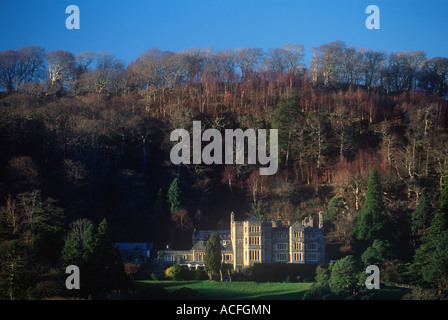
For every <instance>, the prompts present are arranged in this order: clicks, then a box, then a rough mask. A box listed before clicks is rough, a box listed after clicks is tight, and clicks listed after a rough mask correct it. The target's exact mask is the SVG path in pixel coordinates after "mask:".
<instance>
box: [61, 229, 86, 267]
mask: <svg viewBox="0 0 448 320" xmlns="http://www.w3.org/2000/svg"><path fill="white" fill-rule="evenodd" d="M84 261H85V260H84V247H83V243H82V240H81V239H80V238H79V237H78V236H77V235H76V234H75V233H74V232H70V233H69V234H68V235H67V238H66V239H65V243H64V248H63V249H62V251H61V268H62V269H63V270H65V268H66V267H67V266H69V265H75V266H78V267H79V268H81V269H82V265H83V264H84Z"/></svg>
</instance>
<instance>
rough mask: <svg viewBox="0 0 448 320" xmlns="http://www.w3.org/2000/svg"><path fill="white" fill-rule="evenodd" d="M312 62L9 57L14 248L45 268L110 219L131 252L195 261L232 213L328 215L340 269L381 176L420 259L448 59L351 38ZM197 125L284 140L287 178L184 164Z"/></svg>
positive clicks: (0, 173)
mask: <svg viewBox="0 0 448 320" xmlns="http://www.w3.org/2000/svg"><path fill="white" fill-rule="evenodd" d="M310 60H311V63H310V64H309V65H306V64H305V63H304V48H303V46H302V45H300V44H286V45H284V46H281V47H279V48H275V49H270V50H266V51H264V50H262V49H260V48H240V49H228V50H222V51H213V50H211V49H188V50H185V51H182V52H178V53H175V52H167V51H163V50H161V49H158V48H152V49H149V50H148V51H146V52H144V53H143V54H141V55H140V57H138V58H137V59H136V60H135V61H133V62H131V63H130V64H129V65H127V66H125V65H124V63H123V62H121V61H120V59H118V58H117V57H115V56H114V55H113V54H112V53H96V54H94V53H92V52H82V53H79V54H73V53H71V52H67V51H63V50H58V51H50V52H46V51H45V49H44V48H42V47H38V46H33V47H23V48H21V49H17V50H6V51H3V52H0V87H1V89H2V90H3V91H1V92H0V94H1V98H0V150H1V152H0V177H1V178H0V207H1V215H0V220H1V221H0V241H2V242H4V243H6V242H7V241H9V240H11V239H16V240H20V241H21V242H22V243H23V244H24V245H25V246H28V250H32V251H33V252H35V254H36V255H37V256H38V257H39V262H40V264H41V265H42V268H44V269H45V268H48V267H49V266H55V265H57V264H58V263H59V261H60V255H61V250H62V249H63V248H64V243H65V240H66V234H67V233H68V232H69V231H70V230H71V231H73V228H74V226H78V227H79V226H80V225H82V221H84V222H85V221H90V222H92V223H93V224H95V225H98V224H99V223H100V222H101V221H103V219H107V222H108V225H109V227H110V230H111V235H113V238H114V239H115V240H116V241H117V242H146V241H147V242H154V243H155V244H156V246H157V247H159V248H164V247H165V246H166V244H171V245H172V246H173V247H178V248H188V247H189V246H190V244H191V232H192V231H193V229H194V228H196V229H226V228H228V227H229V214H230V212H231V211H234V212H235V213H236V214H237V215H240V216H241V217H242V216H243V215H245V214H253V215H256V216H258V217H260V218H262V219H265V220H271V219H276V218H277V217H279V216H280V217H281V218H282V219H283V220H284V221H291V222H293V221H295V220H299V221H300V220H302V219H303V218H304V217H307V216H309V215H314V214H317V212H319V211H320V210H325V212H326V215H325V217H326V222H325V230H326V239H327V243H328V244H329V250H330V258H339V257H341V256H343V255H345V254H347V253H348V252H351V250H354V249H356V248H352V245H353V238H352V237H353V234H357V233H359V234H360V233H362V231H360V229H361V230H362V228H360V227H359V226H357V225H356V222H357V220H358V217H359V216H360V212H361V210H362V208H363V207H364V205H365V204H366V203H368V202H369V201H367V200H366V199H368V194H369V193H368V192H367V185H368V180H369V175H370V174H371V172H372V169H375V170H376V172H377V177H376V178H375V179H376V180H375V181H378V182H377V183H378V188H379V189H378V190H380V191H378V192H379V193H378V192H376V193H375V192H373V191H372V194H375V197H380V198H381V201H382V202H383V203H382V205H383V206H384V208H383V209H382V210H383V211H384V214H385V215H386V216H387V220H388V224H387V225H388V229H387V230H388V239H389V241H390V242H391V243H392V244H393V246H394V248H395V254H394V258H397V259H400V260H401V261H404V262H412V261H413V259H414V252H415V249H416V248H417V247H418V246H419V245H420V244H421V243H422V242H423V241H424V240H423V239H424V237H425V236H426V235H427V232H426V228H428V227H429V223H430V222H429V221H428V219H429V218H428V217H427V216H424V217H423V218H421V219H423V220H424V221H423V222H421V221H420V222H416V221H417V220H418V219H417V218H415V217H417V215H416V214H414V212H415V211H416V210H417V211H418V210H423V209H421V206H424V208H426V209H425V210H429V211H430V213H433V212H435V211H437V210H438V209H437V208H439V199H440V195H441V193H442V189H443V184H444V182H445V183H446V181H444V175H445V173H446V170H447V168H448V111H447V110H448V108H447V105H448V102H447V97H448V58H445V57H435V58H428V57H426V54H425V53H424V52H422V51H407V52H390V53H389V52H379V51H374V50H370V49H362V48H355V47H349V46H347V45H346V44H345V43H343V42H340V41H337V42H331V43H328V44H324V45H322V46H319V47H317V48H313V55H312V57H311V59H310ZM193 120H200V121H201V123H202V125H203V129H206V128H215V129H218V130H220V131H222V130H224V129H227V128H229V129H236V128H241V129H243V130H244V129H247V128H253V129H264V128H266V129H269V128H276V129H278V130H279V161H280V163H279V170H278V172H277V174H275V175H273V176H261V175H259V172H258V168H257V167H256V165H248V164H244V165H205V164H195V165H193V164H192V165H181V166H177V165H173V164H172V163H171V162H170V156H169V155H170V149H171V148H172V146H173V145H174V143H173V142H170V133H171V131H172V130H174V129H178V128H185V129H187V130H191V129H192V123H193ZM372 197H374V196H372ZM422 199H423V200H422ZM421 203H424V204H425V205H423V204H421ZM419 206H420V207H419ZM419 208H420V209H419ZM428 208H430V209H428ZM383 211H381V212H383ZM413 217H414V218H413ZM354 230H355V231H354ZM382 230H384V229H382Z"/></svg>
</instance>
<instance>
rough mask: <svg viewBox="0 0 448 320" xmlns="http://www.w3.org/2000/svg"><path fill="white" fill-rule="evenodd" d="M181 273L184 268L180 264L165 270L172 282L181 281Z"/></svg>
mask: <svg viewBox="0 0 448 320" xmlns="http://www.w3.org/2000/svg"><path fill="white" fill-rule="evenodd" d="M181 273H182V268H181V267H180V265H178V264H175V265H173V266H171V267H169V268H167V269H166V270H165V276H166V277H167V278H168V279H171V280H180V279H181Z"/></svg>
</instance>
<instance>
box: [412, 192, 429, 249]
mask: <svg viewBox="0 0 448 320" xmlns="http://www.w3.org/2000/svg"><path fill="white" fill-rule="evenodd" d="M433 216H434V212H433V209H432V205H431V201H430V200H429V199H428V196H427V195H426V190H425V189H423V191H422V194H421V196H420V198H419V199H418V203H417V206H416V207H415V210H414V212H412V225H411V231H412V235H413V236H414V237H415V238H416V239H419V240H418V242H419V243H421V242H422V241H423V240H424V238H425V236H426V232H427V229H428V228H429V226H430V224H431V220H432V218H433Z"/></svg>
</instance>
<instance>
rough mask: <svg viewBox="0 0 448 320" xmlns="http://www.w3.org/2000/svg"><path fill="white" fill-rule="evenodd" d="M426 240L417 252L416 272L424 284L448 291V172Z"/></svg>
mask: <svg viewBox="0 0 448 320" xmlns="http://www.w3.org/2000/svg"><path fill="white" fill-rule="evenodd" d="M425 240H426V241H425V242H424V243H423V244H422V245H421V246H420V247H419V248H418V249H417V250H416V253H415V257H414V270H416V271H417V272H419V273H420V275H421V278H422V279H423V281H424V282H426V283H429V284H433V285H435V286H437V287H438V288H439V289H442V290H448V251H447V250H446V248H448V171H447V172H446V174H445V177H444V183H443V189H442V193H441V195H440V198H439V208H438V210H437V212H436V213H435V215H434V218H433V219H432V221H431V225H430V227H429V228H428V234H427V237H426V239H425Z"/></svg>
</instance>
